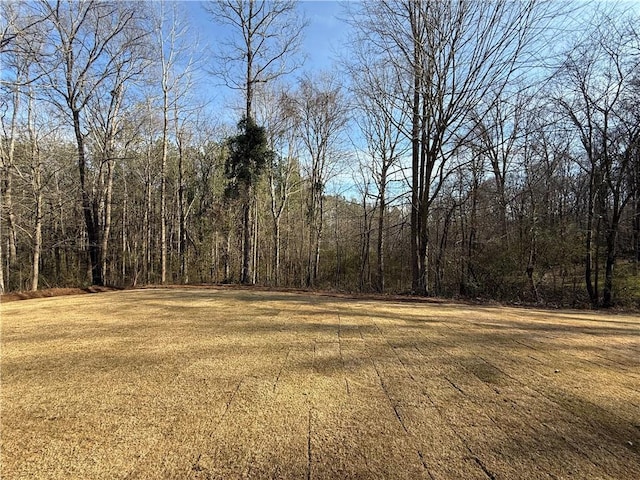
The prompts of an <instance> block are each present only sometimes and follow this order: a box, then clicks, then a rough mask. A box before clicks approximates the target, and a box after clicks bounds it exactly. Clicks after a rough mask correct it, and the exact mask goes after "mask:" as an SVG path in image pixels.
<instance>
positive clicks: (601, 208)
mask: <svg viewBox="0 0 640 480" xmlns="http://www.w3.org/2000/svg"><path fill="white" fill-rule="evenodd" d="M0 7H1V8H2V15H1V24H0V26H1V30H0V48H1V55H2V78H1V85H0V86H1V92H0V93H1V95H2V104H1V107H0V118H1V121H2V133H1V138H0V156H1V160H2V164H1V166H0V167H1V169H0V187H1V199H2V208H1V210H0V214H1V218H0V259H1V263H2V266H1V268H0V290H2V291H3V292H4V291H14V290H28V289H31V290H36V289H38V288H43V287H58V286H78V285H88V284H95V285H106V284H108V285H121V286H129V285H140V284H165V283H180V284H182V283H184V284H187V283H225V282H226V283H235V282H238V283H245V284H263V285H269V286H278V287H305V288H330V289H339V290H346V291H363V292H373V291H375V292H381V293H382V292H390V293H391V292H393V293H413V294H418V295H437V296H447V297H452V296H462V297H472V298H476V297H481V298H493V299H497V300H504V301H521V302H530V303H547V304H555V305H571V306H582V305H590V306H592V307H600V306H603V307H610V306H613V305H616V304H618V305H627V306H638V304H639V303H640V277H639V271H638V270H639V269H638V267H639V265H640V35H639V30H638V27H637V25H640V23H639V22H638V20H639V18H638V17H639V15H638V11H637V9H635V10H634V7H633V5H631V6H630V7H629V6H628V5H627V6H626V7H625V4H624V3H620V4H612V3H610V2H603V3H592V4H591V3H590V4H585V3H578V4H570V3H566V2H554V1H545V0H520V1H518V2H512V1H510V0H494V1H492V2H477V1H467V0H450V1H446V2H431V1H421V0H378V1H375V2H373V1H372V2H361V3H350V4H348V5H346V6H345V9H344V12H343V13H344V15H343V17H344V19H343V20H344V22H345V28H346V27H347V26H348V28H349V31H350V41H349V43H348V45H347V46H346V47H345V48H344V50H343V52H342V53H341V54H340V56H341V58H340V59H339V61H338V62H337V63H336V67H335V68H334V69H333V70H332V71H324V72H312V71H306V70H305V68H304V67H305V66H304V61H303V57H302V56H301V44H302V41H303V39H304V34H305V27H306V25H307V20H306V19H305V18H304V17H303V16H302V14H301V11H300V9H299V6H298V5H297V3H296V2H295V1H293V0H276V1H264V0H247V1H242V0H220V1H214V2H208V3H207V4H205V6H204V10H205V11H206V13H207V14H208V16H209V18H210V19H211V28H212V30H215V29H217V28H218V29H222V28H224V29H225V30H224V31H225V32H230V34H229V36H228V37H226V39H225V40H224V41H222V40H221V41H219V42H217V43H216V44H215V45H214V46H213V47H209V48H201V47H199V46H198V44H197V42H195V40H194V36H193V34H192V31H191V30H190V26H189V25H188V23H186V21H185V20H184V19H183V17H182V15H181V12H180V5H179V4H177V3H171V2H160V3H156V2H154V3H144V2H109V1H89V0H86V1H74V2H66V1H46V0H38V1H31V2H22V1H14V2H3V3H2V5H1V6H0ZM210 50H213V55H209V56H204V55H205V53H206V52H209V54H210V53H211V52H210ZM203 74H205V75H206V78H207V79H210V82H211V84H212V85H214V84H219V83H223V84H224V85H225V86H226V87H228V88H231V89H233V90H234V91H236V92H237V98H238V99H241V100H239V104H241V106H239V107H238V108H232V107H229V108H228V111H225V112H221V111H212V108H211V107H210V106H208V105H207V104H206V103H204V102H203V101H202V99H201V98H200V95H199V94H198V89H197V85H199V84H201V83H202V78H200V77H202V76H203ZM212 88H213V87H212ZM221 118H222V119H224V118H235V120H234V122H235V124H228V123H229V122H227V123H225V122H224V121H223V120H221ZM234 122H231V123H234Z"/></svg>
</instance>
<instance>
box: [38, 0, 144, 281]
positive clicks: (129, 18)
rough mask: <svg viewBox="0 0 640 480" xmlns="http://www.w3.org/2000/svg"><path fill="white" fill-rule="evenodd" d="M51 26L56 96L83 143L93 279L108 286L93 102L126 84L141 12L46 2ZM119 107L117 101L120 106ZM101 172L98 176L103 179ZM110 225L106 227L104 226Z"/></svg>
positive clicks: (50, 74)
mask: <svg viewBox="0 0 640 480" xmlns="http://www.w3.org/2000/svg"><path fill="white" fill-rule="evenodd" d="M40 6H41V9H42V10H43V11H44V12H46V14H47V21H48V22H49V23H50V25H51V30H50V35H51V37H50V38H49V43H50V44H51V45H55V46H56V50H55V54H54V58H55V62H56V63H55V68H54V69H48V70H47V78H48V83H49V85H50V88H51V95H50V100H51V101H52V102H53V103H54V104H55V105H56V106H57V107H58V108H59V109H60V111H61V112H63V113H64V114H66V115H67V116H68V118H69V120H70V122H71V125H72V127H73V132H74V138H75V141H76V147H77V156H78V158H77V165H78V174H79V181H80V193H81V203H82V211H83V216H84V220H85V225H86V230H87V236H88V240H89V246H88V251H89V263H90V265H91V281H92V283H94V284H96V285H102V284H104V273H105V272H104V271H103V269H102V267H103V263H102V248H103V243H102V241H103V235H104V228H101V219H100V212H99V200H98V199H97V198H96V197H95V195H94V194H93V187H92V185H91V180H90V175H91V172H90V171H89V163H88V161H87V135H88V133H89V130H90V126H89V124H88V118H87V117H88V113H87V107H88V105H89V104H90V103H91V102H92V101H94V100H95V98H96V96H97V95H99V93H100V92H101V91H103V90H104V89H105V86H107V85H109V86H110V87H111V88H110V89H107V91H110V92H112V93H111V96H112V99H114V100H115V99H117V98H119V95H120V89H121V88H123V84H122V81H123V78H122V76H121V75H120V73H121V70H122V68H123V63H124V64H125V65H126V64H131V63H133V62H135V61H136V59H137V58H138V57H137V54H138V52H137V49H138V48H139V45H140V42H141V39H142V38H143V36H144V33H143V32H142V30H137V29H134V27H136V26H137V24H138V22H139V20H140V11H139V9H138V8H137V7H136V6H135V5H134V4H128V3H118V2H93V1H85V2H76V3H65V2H61V1H57V2H55V3H50V2H46V1H44V0H43V1H41V3H40ZM114 106H115V105H114ZM99 177H100V176H99V175H98V178H99ZM102 227H104V225H102Z"/></svg>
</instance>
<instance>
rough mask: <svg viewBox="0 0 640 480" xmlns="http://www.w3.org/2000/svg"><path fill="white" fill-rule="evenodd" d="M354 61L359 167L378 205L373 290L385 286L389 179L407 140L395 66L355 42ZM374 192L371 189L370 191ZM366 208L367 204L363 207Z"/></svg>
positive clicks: (398, 167)
mask: <svg viewBox="0 0 640 480" xmlns="http://www.w3.org/2000/svg"><path fill="white" fill-rule="evenodd" d="M354 58H355V62H353V63H350V64H347V66H348V68H349V70H350V74H351V78H352V83H351V89H352V91H353V93H354V98H355V102H356V106H357V107H356V108H357V109H358V115H356V116H355V117H354V118H355V123H356V124H357V125H358V128H359V131H360V132H361V135H362V137H363V140H364V142H365V143H366V151H367V154H368V155H367V158H366V161H365V163H364V164H363V165H362V167H361V169H362V170H363V171H362V176H363V178H364V177H367V178H371V179H372V180H373V182H374V187H375V195H374V203H375V205H376V208H377V212H378V216H377V241H376V257H377V266H376V272H377V275H376V289H377V290H378V291H380V292H382V291H384V289H385V279H384V276H385V273H384V270H385V254H384V251H385V237H386V233H385V230H386V211H387V208H388V204H389V203H390V202H391V201H392V200H393V196H397V195H398V192H393V190H392V191H391V195H392V196H391V197H390V193H389V192H390V188H391V187H392V182H394V181H396V182H398V180H400V179H401V178H402V176H401V175H400V173H401V168H402V166H401V165H400V159H401V158H402V157H403V156H404V155H405V154H406V151H407V143H406V141H405V140H406V137H405V136H404V135H403V128H404V127H403V126H404V124H405V123H406V121H407V115H406V112H405V110H404V109H403V108H398V103H397V101H396V99H397V98H398V96H400V95H402V93H401V92H400V90H399V88H400V86H401V85H400V84H399V82H398V78H397V77H396V75H395V72H394V69H393V68H391V67H390V66H389V65H388V64H387V65H385V64H384V63H383V62H376V61H373V60H372V58H375V56H374V55H372V52H370V51H369V50H368V49H367V46H366V45H363V44H356V45H355V55H354V56H353V57H351V60H352V61H353V59H354ZM370 193H371V194H373V192H370ZM365 208H366V207H365Z"/></svg>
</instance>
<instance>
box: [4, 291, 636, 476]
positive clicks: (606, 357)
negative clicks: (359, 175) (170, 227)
mask: <svg viewBox="0 0 640 480" xmlns="http://www.w3.org/2000/svg"><path fill="white" fill-rule="evenodd" d="M0 308H1V310H0V312H1V314H2V331H1V333H2V338H1V341H2V351H1V354H2V361H1V374H2V377H1V382H2V385H1V386H2V390H1V401H2V403H1V408H2V410H1V426H2V430H1V448H2V451H1V455H2V457H1V465H2V466H1V471H0V477H1V478H2V479H19V478H25V479H26V478H30V479H33V478H41V479H45V478H46V479H71V478H78V479H155V478H171V479H218V478H219V479H235V478H259V479H262V478H291V479H305V478H306V479H331V478H339V479H345V478H360V479H374V478H388V479H395V478H405V479H419V478H424V479H465V480H466V479H487V478H491V479H519V478H522V479H534V478H578V479H618V480H621V479H634V480H635V479H638V478H640V318H638V317H637V316H633V315H614V314H598V313H594V312H577V311H545V310H531V309H519V308H502V307H490V306H469V305H462V304H448V303H436V302H401V301H397V300H396V301H377V300H366V299H349V298H338V297H331V296H322V295H311V294H300V293H277V292H263V291H253V290H216V289H195V288H190V289H147V290H130V291H118V292H107V293H99V294H93V295H74V296H66V297H55V298H42V299H32V300H26V301H18V302H11V303H5V304H3V305H2V306H1V307H0Z"/></svg>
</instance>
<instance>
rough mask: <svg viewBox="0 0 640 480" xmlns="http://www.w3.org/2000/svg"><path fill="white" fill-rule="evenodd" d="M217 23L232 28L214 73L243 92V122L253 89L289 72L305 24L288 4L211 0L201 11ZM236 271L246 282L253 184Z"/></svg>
mask: <svg viewBox="0 0 640 480" xmlns="http://www.w3.org/2000/svg"><path fill="white" fill-rule="evenodd" d="M205 8H206V9H207V11H208V12H209V13H210V14H211V17H212V18H213V19H214V20H215V21H216V22H218V23H221V24H223V25H227V26H230V27H232V28H233V30H234V34H235V36H234V37H233V38H231V39H228V40H227V41H226V42H225V43H224V47H225V49H224V50H223V52H222V53H221V54H220V55H219V58H218V65H217V67H216V68H214V73H216V74H217V75H219V76H220V77H221V78H222V79H223V80H224V82H225V83H226V85H227V86H229V87H231V88H233V89H235V90H240V91H242V92H243V93H244V99H245V108H244V113H243V117H244V119H245V124H246V125H250V124H251V120H250V119H252V118H253V116H254V109H253V100H254V95H255V91H256V86H257V85H259V84H261V83H268V82H271V81H273V80H275V79H277V78H279V77H281V76H283V75H286V74H289V73H291V72H293V71H294V70H295V69H296V68H297V67H298V65H297V64H296V63H295V62H293V60H294V57H295V54H296V53H297V51H298V49H299V46H300V40H301V37H302V31H303V29H304V27H305V25H306V21H305V20H304V18H303V17H302V16H301V15H300V13H299V12H298V11H297V9H296V2H295V1H294V0H273V1H268V0H217V1H214V2H211V3H209V4H207V6H206V7H205ZM243 197H244V198H243V199H242V211H243V221H242V224H243V234H242V237H243V239H244V241H243V246H242V271H241V275H240V281H241V282H242V283H251V282H252V281H253V275H252V273H251V272H252V270H253V267H252V265H251V264H252V259H253V258H254V255H253V252H254V248H255V242H254V241H252V240H254V239H253V238H252V237H253V231H254V228H253V222H254V220H253V219H252V218H251V212H252V205H253V204H254V202H255V199H254V186H253V185H247V190H246V192H245V193H244V194H243Z"/></svg>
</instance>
